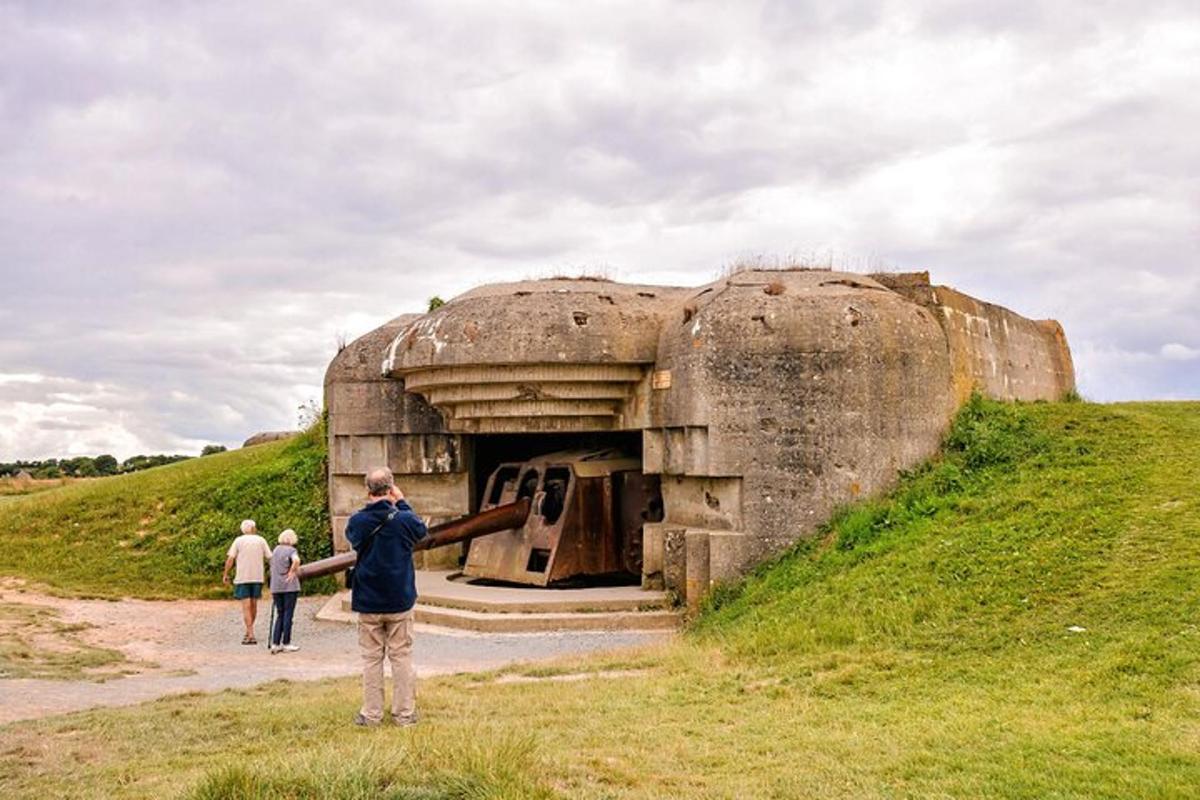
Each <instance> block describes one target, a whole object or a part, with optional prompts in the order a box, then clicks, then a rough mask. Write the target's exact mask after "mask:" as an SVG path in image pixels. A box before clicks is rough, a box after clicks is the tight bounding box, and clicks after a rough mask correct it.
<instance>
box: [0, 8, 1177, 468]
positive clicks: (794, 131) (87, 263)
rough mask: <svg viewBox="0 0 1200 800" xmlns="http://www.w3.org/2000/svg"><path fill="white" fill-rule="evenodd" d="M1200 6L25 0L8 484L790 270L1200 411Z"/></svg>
mask: <svg viewBox="0 0 1200 800" xmlns="http://www.w3.org/2000/svg"><path fill="white" fill-rule="evenodd" d="M1198 141H1200V4H1197V3H1196V2H1195V0H1183V1H1182V2H1156V0H1139V1H1138V2H1104V0H1088V1H1087V2H1070V1H1069V0H1055V2H1045V1H1044V0H1042V1H1041V2H1030V3H1021V2H1011V3H1010V2H996V0H980V1H979V2H932V3H900V2H868V1H866V0H863V1H862V2H836V3H831V2H827V1H822V2H790V3H785V2H779V3H772V2H768V3H750V2H743V3H713V4H709V3H703V2H687V3H667V2H654V1H653V0H635V1H634V2H606V3H596V4H585V3H564V2H555V3H537V2H529V0H524V1H523V2H519V3H505V2H496V1H495V0H489V2H480V3H453V2H445V1H444V0H440V1H439V2H430V3H365V4H360V3H337V4H326V5H322V6H317V5H306V4H300V3H295V2H276V3H269V2H261V3H259V2H255V3H199V2H197V3H183V2H179V3H168V2H145V3H121V2H104V3H100V2H96V3H90V2H89V3H83V2H80V3H72V2H54V3H49V2H41V0H32V1H31V2H29V3H14V2H11V1H10V0H0V460H7V459H12V458H17V457H26V458H31V457H50V456H65V455H76V454H96V453H100V452H111V453H114V454H116V455H117V456H118V457H126V456H128V455H131V454H134V453H138V452H164V451H165V452H185V453H195V452H197V451H198V450H199V449H200V447H201V446H203V445H204V444H206V443H209V442H219V443H224V444H230V445H232V444H236V443H239V442H240V441H241V440H242V439H243V438H245V437H246V436H247V435H249V434H251V433H254V432H255V431H258V430H263V429H279V428H290V427H294V426H295V424H296V418H297V406H299V405H300V404H301V403H303V402H305V401H307V400H310V399H316V398H319V397H320V392H321V390H320V385H321V380H322V376H323V373H324V369H325V366H326V364H327V363H328V361H329V359H330V358H331V357H332V356H333V354H334V352H335V350H336V344H337V340H338V337H339V335H342V336H345V337H347V338H354V337H355V336H358V335H360V334H362V333H365V332H366V331H368V330H370V329H371V328H373V327H375V326H376V325H378V324H380V323H382V322H384V321H385V320H387V319H390V318H391V317H393V316H396V315H397V314H400V313H403V312H408V311H416V310H421V309H422V308H423V307H424V306H425V304H426V301H427V298H429V297H430V296H431V295H435V294H436V295H441V296H444V297H450V296H452V295H454V294H456V293H459V292H461V291H464V290H466V289H468V288H470V287H471V286H472V285H474V284H477V283H480V282H485V281H496V280H509V279H519V278H526V277H536V276H539V275H547V274H550V273H555V272H562V271H569V270H575V269H588V270H593V271H594V270H598V269H601V270H604V271H605V272H606V273H607V274H608V275H610V276H611V277H614V278H616V279H619V280H629V281H643V282H672V283H684V284H699V283H704V282H707V281H709V280H711V279H712V278H713V277H714V276H715V275H716V274H717V273H718V272H719V271H720V270H721V268H722V267H723V266H724V265H727V264H729V263H730V262H733V261H735V260H738V259H741V258H746V257H753V256H756V255H760V254H769V255H779V256H789V255H795V256H800V257H804V258H815V259H816V260H818V261H820V260H826V259H830V258H832V260H833V261H834V263H835V264H836V265H838V266H846V267H850V268H858V269H860V270H862V271H866V270H870V269H874V268H878V267H888V268H893V269H900V270H919V269H927V270H929V271H930V272H931V273H932V275H933V279H934V280H935V282H938V283H945V284H949V285H952V286H955V287H957V288H959V289H962V290H964V291H966V292H968V293H971V294H974V295H976V296H978V297H981V298H984V299H987V300H992V301H995V302H999V303H1001V304H1003V305H1006V306H1008V307H1010V308H1012V309H1013V310H1015V311H1017V312H1019V313H1021V314H1025V315H1027V316H1031V317H1039V318H1040V317H1054V318H1057V319H1059V320H1061V321H1062V323H1063V324H1064V325H1065V327H1066V331H1067V336H1068V338H1069V341H1070V343H1071V346H1072V349H1073V351H1074V355H1075V361H1076V367H1077V370H1078V375H1079V384H1080V388H1081V390H1082V392H1083V394H1084V395H1085V396H1087V397H1089V398H1091V399H1095V400H1105V401H1107V400H1121V399H1131V398H1197V397H1200V257H1198V255H1200V144H1198Z"/></svg>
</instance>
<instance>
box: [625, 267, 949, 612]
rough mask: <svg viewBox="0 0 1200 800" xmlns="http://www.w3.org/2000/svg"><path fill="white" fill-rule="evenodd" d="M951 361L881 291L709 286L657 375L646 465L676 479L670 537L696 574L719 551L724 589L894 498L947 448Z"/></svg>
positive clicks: (805, 277) (755, 283) (874, 287)
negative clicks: (845, 516)
mask: <svg viewBox="0 0 1200 800" xmlns="http://www.w3.org/2000/svg"><path fill="white" fill-rule="evenodd" d="M945 352H946V351H945V339H944V335H943V333H942V330H941V328H940V326H939V325H938V323H937V321H936V320H935V319H934V316H933V314H931V313H930V312H929V311H928V310H927V309H924V308H922V307H920V306H917V305H915V304H913V303H912V302H910V301H908V300H906V299H905V298H903V297H900V296H899V295H897V294H895V293H894V292H891V291H889V290H887V289H886V288H885V287H883V286H881V285H880V284H878V283H876V282H874V281H872V280H870V279H869V278H864V277H858V276H855V277H853V278H848V277H847V276H843V275H838V274H833V273H826V272H745V273H740V274H738V275H734V276H732V277H731V278H729V279H728V280H726V281H723V282H721V284H720V285H718V286H716V287H705V288H704V289H703V290H701V291H700V292H699V293H697V294H696V296H694V297H693V298H691V300H690V301H689V302H688V303H686V304H685V305H684V307H683V308H682V309H681V311H680V314H679V315H678V317H677V318H675V319H673V320H672V321H670V322H669V323H668V324H667V325H666V326H665V327H664V331H663V335H662V340H661V342H660V349H659V359H658V362H657V364H656V369H657V370H658V371H659V372H660V375H661V376H662V377H661V378H660V381H659V385H660V386H663V385H666V388H661V389H658V390H655V393H654V398H653V400H652V408H653V413H652V415H651V416H652V419H653V426H652V427H650V428H648V429H647V430H646V431H645V433H644V438H645V442H646V446H645V455H644V459H645V468H646V470H647V471H650V472H661V473H663V474H664V476H671V477H670V478H667V477H664V480H663V486H664V508H665V510H666V518H665V519H664V522H663V524H664V525H665V526H667V527H668V528H669V527H671V526H673V525H674V526H678V527H682V528H684V529H685V530H686V536H687V538H688V544H687V547H686V548H685V549H684V552H685V553H686V554H687V556H688V557H690V558H692V560H693V561H694V560H695V558H696V557H697V555H696V554H698V553H702V552H707V553H708V555H707V558H708V561H709V566H708V567H706V568H704V569H702V570H701V571H702V572H704V571H705V570H706V571H707V573H708V574H707V578H706V579H707V580H709V581H714V582H715V581H719V580H725V579H729V578H732V577H734V576H735V575H737V574H739V573H741V572H742V571H743V570H744V569H745V568H746V567H747V566H748V565H749V564H752V563H754V562H756V561H758V560H761V559H762V558H765V557H767V556H768V555H770V554H772V553H774V552H777V551H778V550H780V549H782V548H783V547H785V546H787V545H788V544H790V543H791V542H794V541H795V540H796V539H797V538H798V537H800V536H804V535H806V534H808V533H811V532H812V531H813V530H815V528H816V527H817V526H818V525H819V524H820V523H821V522H823V521H824V520H826V519H827V518H828V517H829V515H830V514H831V513H832V511H833V510H834V509H835V508H836V507H837V506H839V505H842V504H844V503H846V502H849V501H851V500H853V499H855V498H857V497H859V496H861V495H871V494H876V493H878V492H880V491H882V490H884V489H885V488H887V487H888V486H889V485H890V484H891V482H892V481H893V480H894V479H895V477H896V475H897V474H898V472H899V470H902V469H906V468H909V467H912V466H913V465H915V464H917V463H918V462H920V461H921V460H923V459H925V458H927V457H928V456H929V455H931V454H932V453H933V452H934V451H935V450H936V449H937V447H938V444H939V442H940V440H941V436H942V434H943V432H944V429H945V426H946V423H947V421H948V419H949V416H950V413H951V411H952V403H951V400H950V398H949V397H948V395H947V391H946V389H947V387H948V385H949V377H950V375H949V366H948V364H947V361H946V357H945ZM659 453H662V454H663V457H662V458H660V457H659ZM714 482H717V483H716V485H717V486H722V487H724V491H716V490H714V488H713V485H714ZM735 487H736V488H735ZM685 498H686V499H685ZM705 536H706V537H707V538H708V539H709V540H710V541H709V542H708V544H707V545H705V544H701V543H699V542H698V541H693V540H697V539H698V538H699V537H705ZM695 580H701V578H695V579H694V580H693V581H692V582H693V584H694V583H695ZM671 588H674V589H676V590H678V588H679V587H671ZM685 588H686V587H685Z"/></svg>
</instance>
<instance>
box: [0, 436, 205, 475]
mask: <svg viewBox="0 0 1200 800" xmlns="http://www.w3.org/2000/svg"><path fill="white" fill-rule="evenodd" d="M224 451H225V447H224V446H223V445H219V444H210V445H207V446H206V447H205V448H204V449H203V450H201V451H200V455H202V456H208V455H212V454H213V453H222V452H224ZM189 458H192V456H182V455H171V456H168V455H152V456H130V457H129V458H127V459H125V460H124V461H117V459H116V457H115V456H111V455H108V454H107V453H105V454H104V455H99V456H96V457H94V458H93V457H92V456H76V457H75V458H48V459H45V460H43V461H8V462H5V461H0V478H3V477H6V476H7V477H14V476H16V475H18V474H20V473H21V472H27V473H29V476H30V477H32V478H36V479H38V480H47V479H54V478H100V477H103V476H105V475H122V474H124V473H127V472H137V471H138V470H143V469H149V468H150V467H161V466H162V465H163V464H174V463H175V462H176V461H186V460H187V459H189Z"/></svg>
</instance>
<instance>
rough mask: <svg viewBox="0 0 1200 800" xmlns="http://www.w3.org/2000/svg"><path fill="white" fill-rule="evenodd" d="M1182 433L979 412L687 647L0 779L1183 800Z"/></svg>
mask: <svg viewBox="0 0 1200 800" xmlns="http://www.w3.org/2000/svg"><path fill="white" fill-rule="evenodd" d="M1198 445H1200V404H1139V405H1122V406H1094V405H1088V404H1080V403H1074V404H1056V405H1032V406H1001V405H997V404H993V403H986V402H982V401H976V402H974V403H972V405H971V406H969V407H968V408H967V409H966V410H965V411H964V413H963V415H962V416H961V417H960V419H959V421H958V424H957V425H956V427H955V431H954V434H953V435H952V436H951V439H950V441H949V443H948V447H947V450H946V455H945V457H944V458H943V459H941V460H939V461H937V462H936V463H934V464H931V465H930V466H928V467H927V468H925V469H922V470H920V471H918V472H917V473H915V474H913V475H911V476H909V477H908V478H906V479H905V480H904V481H903V482H902V484H901V486H900V487H899V488H898V489H897V491H896V492H895V493H894V495H893V496H892V497H891V498H889V499H887V500H884V501H880V502H876V503H870V504H868V505H865V506H861V507H857V508H855V509H851V510H848V511H847V512H845V513H844V514H843V515H841V516H840V517H839V518H838V519H837V520H836V521H835V523H834V524H833V525H831V526H830V528H829V529H828V530H827V531H826V532H825V535H824V536H823V537H822V538H821V540H820V541H819V542H815V543H812V544H809V545H806V546H802V547H798V548H796V549H795V550H794V551H793V552H791V553H789V554H787V555H785V556H783V557H781V558H780V559H778V560H777V561H775V562H774V563H772V564H770V565H767V566H765V567H763V568H762V569H761V570H759V571H758V572H757V573H756V574H755V575H754V576H753V577H752V578H751V579H750V580H748V581H747V582H746V583H745V584H744V586H741V587H736V588H732V589H729V590H727V591H725V592H723V593H722V594H721V595H720V596H719V597H718V599H717V601H716V602H714V604H713V607H712V608H711V609H710V610H709V611H708V612H707V613H706V614H705V615H704V616H703V617H702V618H701V619H700V620H699V622H698V623H697V625H696V627H695V629H694V630H693V631H692V632H691V633H690V634H688V635H687V636H685V637H683V638H682V639H681V640H680V641H678V642H676V643H674V644H671V645H669V646H666V647H663V648H660V649H656V650H650V651H646V652H642V653H638V654H632V655H628V654H627V655H620V656H603V657H599V658H593V659H586V660H579V661H575V662H571V663H565V664H562V665H560V666H559V670H560V671H562V672H580V671H592V672H596V673H597V674H596V675H595V676H594V677H592V678H589V679H587V680H580V681H570V682H568V681H553V680H545V681H540V682H539V681H536V680H535V681H519V682H515V681H510V682H497V681H494V680H490V679H487V678H486V677H483V678H481V677H480V676H460V677H447V678H439V679H435V680H428V681H424V682H422V686H421V696H420V703H421V706H422V711H423V713H424V715H425V719H424V721H423V722H422V724H421V725H420V726H418V728H417V729H415V730H399V729H395V728H385V729H379V730H358V729H354V728H353V727H352V726H350V724H349V720H350V716H351V715H352V714H353V712H354V710H355V709H356V704H357V700H358V691H357V686H356V683H355V682H354V681H349V680H346V681H336V682H326V683H318V684H302V685H293V684H282V683H280V684H274V685H271V686H268V687H263V688H261V689H258V690H254V691H250V692H245V693H228V692H227V693H223V694H220V695H216V696H207V697H186V698H177V699H170V700H164V701H161V702H157V703H152V704H148V705H144V706H141V707H137V708H132V709H122V710H113V711H104V712H93V713H87V714H76V715H71V716H68V717H62V718H58V719H52V720H47V721H44V722H39V723H22V724H18V725H13V726H9V727H7V728H3V729H0V794H2V795H4V796H14V797H17V796H39V797H46V796H55V797H89V796H96V794H98V793H99V794H104V795H106V796H111V797H165V796H173V795H174V796H182V797H187V798H200V797H205V798H217V797H220V798H250V797H258V796H267V797H270V796H276V797H289V796H295V797H310V796H316V795H315V794H314V792H317V791H318V788H314V787H320V790H321V791H323V794H322V795H321V796H327V797H332V798H351V797H354V798H358V797H374V796H385V797H386V796H392V797H538V796H546V797H564V798H578V797H583V798H612V797H620V798H633V797H636V798H659V797H686V798H712V797H717V798H734V797H737V798H744V797H755V798H758V797H767V798H771V797H776V798H793V797H832V798H838V797H841V798H907V797H914V798H916V797H920V798H926V797H964V798H965V797H970V798H976V797H988V798H1129V797H1166V798H1170V797H1178V798H1185V797H1194V796H1195V787H1196V786H1198V785H1200V669H1198V666H1200V626H1198V625H1197V619H1198V613H1200V603H1198V600H1197V597H1198V595H1197V592H1196V586H1197V581H1198V580H1200V578H1198V577H1197V575H1200V485H1198V478H1197V476H1200V446H1198ZM419 646H420V642H419V640H418V648H419ZM605 670H609V671H608V672H605ZM523 671H524V672H527V673H529V675H530V677H534V678H536V677H539V676H541V677H548V676H549V675H550V673H551V672H552V671H553V670H550V669H547V668H546V667H544V666H543V667H538V668H535V669H527V670H523ZM289 787H290V788H289ZM289 791H291V792H292V794H288V792H289ZM272 793H273V794H272Z"/></svg>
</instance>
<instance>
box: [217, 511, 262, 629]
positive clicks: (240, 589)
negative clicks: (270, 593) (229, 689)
mask: <svg viewBox="0 0 1200 800" xmlns="http://www.w3.org/2000/svg"><path fill="white" fill-rule="evenodd" d="M257 531H258V527H257V526H256V525H255V524H254V520H252V519H247V520H242V535H241V536H239V537H237V538H236V539H234V540H233V544H231V545H230V546H229V553H228V554H227V555H226V558H225V574H224V575H222V576H221V582H222V583H224V584H226V585H229V570H230V569H232V568H233V566H234V565H235V564H236V565H237V571H236V572H235V573H234V576H233V596H234V597H236V598H237V599H238V600H241V601H242V621H243V622H245V623H246V635H245V636H244V637H243V638H242V644H258V640H256V639H255V638H254V618H255V617H257V616H258V599H259V598H260V597H262V587H263V578H264V577H265V572H264V570H263V564H264V563H265V562H266V561H268V560H269V559H270V558H271V546H270V545H269V544H267V540H266V539H264V538H263V537H261V536H259V535H258V533H257Z"/></svg>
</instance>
